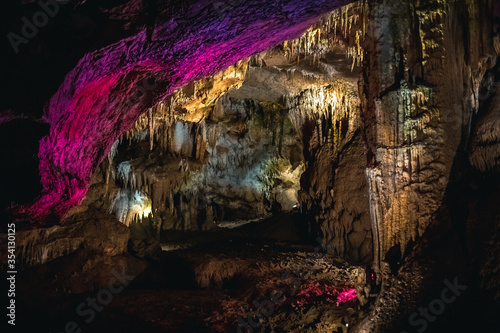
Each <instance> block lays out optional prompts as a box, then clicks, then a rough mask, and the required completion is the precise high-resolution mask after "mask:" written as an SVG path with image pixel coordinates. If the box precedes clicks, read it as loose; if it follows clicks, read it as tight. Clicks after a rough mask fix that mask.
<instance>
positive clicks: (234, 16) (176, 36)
mask: <svg viewBox="0 0 500 333" xmlns="http://www.w3.org/2000/svg"><path fill="white" fill-rule="evenodd" d="M349 2H352V1H349V0H281V1H269V0H248V1H247V0H245V1H242V0H231V1H229V0H228V1H213V0H198V1H193V2H192V3H191V4H189V5H187V6H188V8H185V7H184V9H182V10H180V11H179V12H178V13H173V14H172V10H171V8H170V7H169V3H170V2H169V1H161V0H159V3H158V15H157V17H156V22H157V23H156V25H155V27H154V29H153V30H152V31H151V30H149V31H148V32H146V29H144V30H143V31H142V32H140V33H138V34H137V35H135V36H133V37H130V38H127V39H124V40H121V41H119V42H117V43H115V44H112V45H109V46H108V47H106V48H103V49H100V50H98V51H95V52H93V53H90V54H87V55H86V56H85V57H83V58H82V59H81V60H80V62H79V63H78V65H77V66H76V67H75V68H74V69H73V70H72V71H71V72H70V73H68V74H67V76H66V78H65V80H64V82H63V84H62V85H61V86H60V88H59V90H58V91H57V93H56V94H55V95H54V96H53V97H52V98H51V100H50V103H49V105H48V106H47V120H48V122H49V124H50V134H49V135H48V136H47V137H45V138H44V139H43V140H42V141H41V144H40V153H39V157H40V174H41V179H42V185H43V188H44V192H43V194H42V196H41V197H40V198H39V200H38V201H37V202H35V203H34V204H33V205H31V206H29V207H24V208H22V209H21V210H20V213H22V216H23V218H25V219H26V218H27V219H29V220H31V221H34V222H37V223H40V224H43V223H46V222H47V221H49V220H51V219H53V218H55V220H56V221H57V220H58V219H59V218H60V217H61V216H62V215H63V214H64V213H66V212H67V211H68V210H69V209H70V208H71V207H72V206H74V205H76V204H78V203H79V202H80V201H81V200H82V199H83V197H84V196H85V194H86V191H87V186H88V183H89V181H90V177H91V175H92V172H93V171H94V170H95V168H96V167H97V166H98V165H99V163H100V162H101V161H102V160H103V158H104V157H105V156H106V155H107V153H108V151H109V149H110V147H111V146H112V144H113V142H114V141H116V140H117V138H118V137H119V136H120V135H121V134H122V133H123V132H124V131H126V130H127V129H129V128H130V127H131V125H133V123H134V122H135V120H136V119H137V118H138V116H139V115H141V114H142V113H144V112H145V111H146V110H147V109H148V108H149V107H151V106H153V105H154V104H155V103H157V102H158V101H160V100H161V99H163V98H164V97H166V96H167V95H169V94H170V93H172V92H173V91H174V90H175V89H177V88H179V87H181V86H183V85H185V84H187V83H188V82H190V81H192V80H195V79H198V78H201V77H204V76H209V75H212V74H215V73H216V72H218V71H220V70H221V69H224V68H226V67H228V66H230V65H232V64H234V63H235V62H237V61H238V60H240V59H242V58H245V57H248V56H250V55H252V54H255V53H258V52H261V51H264V50H266V49H269V48H271V47H273V46H275V45H277V44H279V43H280V42H282V41H284V40H287V39H291V38H295V37H298V36H299V35H300V34H301V33H302V32H303V31H304V30H306V29H307V28H308V27H309V26H310V25H312V24H313V23H314V22H315V21H316V20H318V19H319V18H320V17H321V16H322V15H323V14H325V13H328V12H330V11H332V10H334V9H336V8H338V7H341V6H343V5H345V4H347V3H349ZM132 8H133V6H132Z"/></svg>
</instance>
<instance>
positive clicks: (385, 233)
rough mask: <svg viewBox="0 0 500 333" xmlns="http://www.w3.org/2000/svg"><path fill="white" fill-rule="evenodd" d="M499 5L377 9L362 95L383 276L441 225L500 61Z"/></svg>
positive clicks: (416, 4)
mask: <svg viewBox="0 0 500 333" xmlns="http://www.w3.org/2000/svg"><path fill="white" fill-rule="evenodd" d="M491 6H492V2H491V1H489V0H481V1H470V0H449V1H444V0H431V1H420V0H411V1H407V0H395V1H382V0H378V1H375V0H374V1H370V2H369V14H368V15H369V24H368V27H367V34H366V36H365V45H364V46H365V52H366V53H365V60H364V64H363V73H362V77H361V79H360V85H359V87H360V97H361V109H362V118H363V132H364V136H365V142H366V156H367V169H366V177H367V181H368V185H369V200H370V214H371V219H372V230H373V231H372V232H373V239H374V268H375V270H376V271H377V272H378V273H380V270H381V267H386V266H387V265H386V263H385V262H387V261H388V260H393V259H394V258H396V260H399V259H398V258H399V257H400V256H404V253H405V250H406V249H407V246H408V244H409V243H410V242H411V241H415V240H416V239H418V237H420V236H422V234H423V233H424V231H426V230H428V228H429V226H430V225H431V224H433V223H435V222H434V221H435V216H436V212H437V211H438V210H439V208H440V206H441V203H442V201H443V197H444V193H445V190H446V187H447V184H448V180H449V176H450V171H451V167H452V164H453V160H454V158H455V155H456V152H457V149H459V147H460V146H461V144H463V143H464V142H466V141H467V140H468V136H469V133H470V125H471V118H472V115H473V114H475V112H476V111H477V107H478V100H477V96H478V89H479V85H480V82H481V79H482V76H483V75H484V72H485V70H486V69H487V68H488V67H489V66H491V63H492V58H493V56H494V51H493V48H492V46H491V45H492V43H491V40H490V38H491V37H490V35H489V31H491V30H490V29H489V28H491V25H490V24H491V22H492V18H491V17H487V15H490V13H491V12H492V10H491V8H492V7H491ZM390 257H392V258H390ZM381 275H383V274H378V277H380V276H381ZM378 281H379V282H380V280H378Z"/></svg>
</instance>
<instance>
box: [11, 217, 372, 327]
mask: <svg viewBox="0 0 500 333" xmlns="http://www.w3.org/2000/svg"><path fill="white" fill-rule="evenodd" d="M299 219H300V216H299V215H296V214H287V215H282V216H279V217H274V218H270V219H267V220H264V221H260V222H253V223H250V224H246V225H243V226H241V227H238V228H233V229H222V228H219V229H215V230H212V231H210V232H204V233H202V232H200V233H191V234H186V233H184V234H182V233H178V234H171V235H163V236H162V247H163V248H164V249H173V248H177V250H170V251H161V248H160V244H159V243H157V242H156V241H154V240H144V239H138V238H135V237H134V235H130V232H129V229H128V228H125V227H124V226H123V224H118V223H117V222H116V221H114V220H112V219H108V220H105V221H101V223H104V224H106V225H107V226H108V227H109V228H106V229H102V225H101V226H100V227H99V228H100V230H103V231H105V232H99V233H96V232H95V228H96V224H95V221H92V220H87V221H80V222H76V223H70V224H68V225H66V226H63V227H53V228H51V229H45V230H32V231H27V232H20V234H19V237H20V241H19V245H18V246H19V248H18V251H19V253H20V254H21V256H24V257H25V260H24V261H23V262H24V263H25V268H24V269H23V270H22V272H20V273H19V275H18V281H17V285H18V292H19V294H18V297H17V301H18V317H17V319H18V327H20V328H21V329H22V330H23V331H28V330H29V331H33V330H35V331H37V332H61V331H63V332H64V331H65V327H66V325H70V327H71V325H77V326H78V328H79V329H81V330H82V332H145V331H147V332H237V331H238V332H252V331H253V332H332V331H333V332H345V331H347V327H348V326H349V325H352V324H354V323H355V322H356V320H357V318H358V317H359V316H363V315H364V310H360V304H359V300H358V299H357V298H356V289H355V287H356V285H357V284H359V279H360V278H362V277H364V276H365V275H364V274H365V269H364V268H363V267H361V266H355V265H350V264H349V263H347V262H344V261H341V260H338V259H336V258H334V257H333V256H331V255H326V254H323V253H322V252H323V251H322V250H320V248H319V247H317V245H316V244H314V241H313V242H311V241H310V240H306V239H303V238H301V237H300V235H301V230H300V228H298V227H297V222H298V220H299ZM113 228H114V229H115V235H116V237H115V236H114V237H109V232H110V230H112V229H113ZM53 229H54V230H53ZM93 230H94V231H93ZM106 230H108V231H107V232H106ZM62 232H64V233H65V234H66V235H67V237H66V238H65V240H62V241H61V238H60V237H56V236H57V235H58V234H60V233H62ZM40 233H43V235H44V237H39V239H42V240H43V241H40V244H38V245H37V246H34V245H33V244H34V243H33V242H32V240H33V239H32V237H34V235H35V234H40ZM72 233H78V235H80V236H81V237H80V239H77V240H75V238H74V237H73V236H74V235H73V234H72ZM92 235H93V236H92ZM252 235H253V236H252ZM127 239H128V243H127ZM24 240H26V243H24V242H23V241H24ZM30 240H31V241H30ZM56 240H57V241H56ZM188 240H191V241H188ZM104 242H107V243H108V245H107V246H103V244H104ZM114 243H116V244H115V245H116V246H111V244H114ZM27 244H31V247H30V246H26V245H27ZM180 244H185V246H180ZM35 248H37V249H38V250H37V251H35V250H34V249H35ZM42 249H44V250H42ZM64 249H65V250H64ZM40 253H42V254H43V255H42V254H40ZM28 256H31V257H32V259H31V260H28V259H27V258H26V257H28ZM110 283H111V285H110ZM123 286H125V287H124V288H123ZM122 289H123V290H122ZM92 299H96V301H95V302H96V303H95V304H93V303H92ZM93 306H94V308H93ZM68 322H74V324H73V323H70V324H68ZM75 327H76V326H75ZM238 327H239V329H238ZM70 331H71V329H70Z"/></svg>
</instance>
